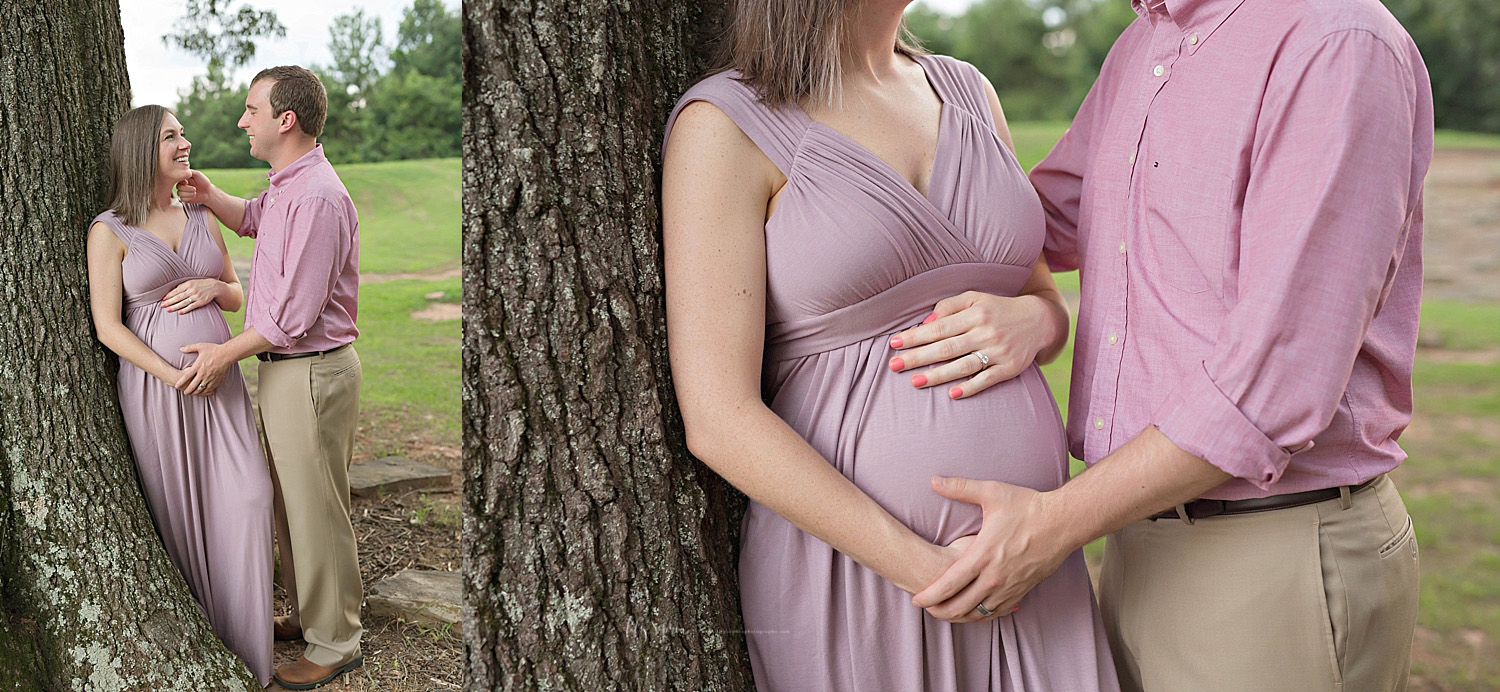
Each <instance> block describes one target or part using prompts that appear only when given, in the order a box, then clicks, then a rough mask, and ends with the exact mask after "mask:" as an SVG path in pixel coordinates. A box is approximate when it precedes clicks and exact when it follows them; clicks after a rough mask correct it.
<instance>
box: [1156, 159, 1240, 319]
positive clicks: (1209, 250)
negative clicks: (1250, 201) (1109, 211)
mask: <svg viewBox="0 0 1500 692" xmlns="http://www.w3.org/2000/svg"><path fill="white" fill-rule="evenodd" d="M1145 183H1146V184H1145V186H1144V192H1145V200H1144V202H1145V208H1146V242H1145V246H1146V247H1148V248H1149V249H1150V250H1151V251H1150V253H1149V255H1150V256H1149V257H1147V258H1146V261H1145V262H1144V263H1143V264H1144V267H1145V269H1146V271H1147V273H1149V274H1151V275H1152V276H1153V277H1155V278H1156V279H1158V280H1160V281H1161V282H1162V283H1165V284H1167V285H1169V286H1171V287H1173V288H1175V289H1177V290H1179V291H1182V292H1184V293H1202V292H1204V291H1213V293H1214V295H1217V296H1219V297H1223V295H1222V294H1223V285H1224V271H1225V264H1226V254H1227V252H1228V248H1227V245H1228V239H1229V230H1230V229H1229V227H1230V218H1229V213H1230V209H1231V197H1232V180H1231V179H1230V178H1229V176H1226V175H1223V174H1222V173H1217V172H1215V171H1210V170H1205V169H1202V168H1199V167H1196V166H1191V165H1187V164H1183V163H1178V162H1176V161H1172V160H1169V159H1165V158H1157V159H1155V160H1153V161H1152V162H1151V163H1150V164H1149V165H1148V167H1147V169H1146V181H1145Z"/></svg>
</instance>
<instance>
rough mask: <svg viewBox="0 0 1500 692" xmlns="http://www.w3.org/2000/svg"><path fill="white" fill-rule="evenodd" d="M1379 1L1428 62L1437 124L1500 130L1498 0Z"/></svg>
mask: <svg viewBox="0 0 1500 692" xmlns="http://www.w3.org/2000/svg"><path fill="white" fill-rule="evenodd" d="M1383 2H1385V6H1386V7H1387V8H1388V9H1390V11H1391V14H1393V15H1395V17H1396V19H1398V20H1400V21H1401V25H1402V26H1404V27H1406V30H1407V32H1408V33H1410V34H1411V37H1412V40H1414V41H1416V43H1417V48H1418V50H1420V51H1421V52H1422V60H1423V62H1425V63H1427V72H1428V75H1429V76H1430V78H1431V79H1432V105H1433V111H1434V115H1435V116H1436V118H1437V125H1438V127H1443V128H1451V129H1456V130H1469V131H1477V132H1500V3H1496V2H1495V0H1383Z"/></svg>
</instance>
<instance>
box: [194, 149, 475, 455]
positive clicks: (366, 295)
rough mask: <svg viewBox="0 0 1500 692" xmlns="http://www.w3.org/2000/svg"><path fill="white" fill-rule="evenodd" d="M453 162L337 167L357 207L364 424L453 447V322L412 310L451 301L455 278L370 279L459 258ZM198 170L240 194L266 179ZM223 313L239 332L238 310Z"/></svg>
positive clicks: (246, 252) (234, 244) (426, 269)
mask: <svg viewBox="0 0 1500 692" xmlns="http://www.w3.org/2000/svg"><path fill="white" fill-rule="evenodd" d="M459 170H460V164H459V160H458V159H434V160H425V161H394V162H388V163H374V164H345V165H341V166H338V172H339V177H340V178H342V179H343V181H344V185H345V186H346V187H348V188H349V194H350V196H352V197H353V198H354V204H355V207H356V208H357V209H358V210H359V216H360V224H359V227H360V273H361V278H362V279H363V281H362V282H361V284H360V287H359V321H358V324H359V331H360V336H359V339H358V341H356V342H355V347H356V348H357V349H358V350H359V355H360V360H361V361H362V363H363V366H364V381H363V384H362V387H361V390H360V408H361V419H362V425H380V426H382V427H383V428H387V429H395V430H399V431H405V432H408V433H409V432H413V431H424V432H428V433H432V434H433V436H434V437H436V438H437V439H439V440H444V441H446V442H447V443H448V444H451V445H453V446H457V444H458V439H459V429H460V426H459V418H458V414H459V374H460V372H459V371H460V366H459V362H460V361H459V350H460V344H461V334H460V324H461V323H460V321H459V320H457V319H447V320H442V321H431V320H426V319H418V318H414V317H413V316H412V315H413V313H417V312H420V311H423V310H427V309H429V308H432V307H434V306H439V307H440V306H441V305H442V304H448V305H450V306H452V305H456V304H457V303H458V302H459V296H460V295H461V293H460V291H461V286H460V281H459V279H457V278H429V279H398V280H374V281H372V280H371V279H372V277H376V278H379V277H377V276H376V275H380V274H398V273H399V274H410V273H441V272H445V271H446V270H449V269H455V268H457V267H458V261H459V230H460V225H459V224H460V221H459V216H460V212H459V208H460V206H459ZM204 173H205V174H206V175H208V176H209V178H210V179H211V180H213V181H214V184H216V185H219V186H220V187H222V188H223V189H224V190H226V191H228V192H229V193H231V194H235V195H239V196H248V195H254V194H259V192H260V191H261V190H264V189H265V187H266V173H265V171H264V170H254V169H237V170H213V171H205V172H204ZM226 236H227V237H226V242H227V243H228V245H229V251H230V254H232V255H235V256H236V257H245V258H248V257H249V256H250V253H251V251H252V250H253V248H254V243H253V242H251V241H249V240H242V239H238V238H235V237H233V235H232V234H227V233H226ZM242 278H243V277H242ZM252 290H253V288H252ZM428 296H432V297H431V298H429V297H428ZM227 317H228V318H229V322H230V326H231V327H233V328H234V330H235V332H236V333H238V332H239V331H240V330H241V329H242V328H243V322H244V313H243V312H241V313H237V314H234V315H228V316H227ZM242 369H243V370H244V371H245V372H246V374H247V375H252V376H253V374H254V372H255V361H253V360H250V361H245V362H244V363H242ZM401 434H404V433H393V434H389V435H387V436H388V437H400V436H401ZM385 451H399V450H385Z"/></svg>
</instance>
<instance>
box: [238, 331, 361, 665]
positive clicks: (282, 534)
mask: <svg viewBox="0 0 1500 692" xmlns="http://www.w3.org/2000/svg"><path fill="white" fill-rule="evenodd" d="M259 375H260V383H259V388H260V394H259V400H260V419H261V429H262V430H263V431H264V433H265V435H264V442H265V447H266V456H267V457H268V458H269V460H270V462H271V481H272V485H273V487H274V489H275V492H274V497H273V500H274V504H273V507H274V511H275V516H276V542H277V546H278V548H279V550H280V555H281V581H282V586H283V587H284V588H285V589H286V592H287V595H288V597H289V600H290V602H291V607H292V612H291V618H292V622H293V623H294V624H298V625H300V626H301V627H302V637H303V639H305V640H306V641H307V650H306V651H305V652H304V653H303V655H304V656H306V657H307V659H308V660H310V661H312V662H313V663H316V664H318V665H320V666H327V667H336V666H340V665H342V664H344V663H346V662H348V661H350V660H352V659H353V658H354V657H355V656H358V655H359V653H360V652H359V638H360V635H361V634H362V633H363V631H364V630H363V628H362V627H361V626H360V622H359V607H360V603H361V602H362V601H363V600H364V593H363V590H362V588H361V585H360V578H359V555H358V553H357V552H356V550H355V546H354V526H353V524H351V523H350V521H349V462H350V459H351V457H352V456H353V453H354V430H355V426H356V424H357V422H358V419H359V384H360V364H359V354H357V353H355V352H354V347H353V346H352V345H351V346H348V347H345V348H342V349H339V350H338V351H336V352H334V353H328V354H324V355H321V356H311V357H307V358H293V359H290V360H280V361H267V362H262V363H260V370H259Z"/></svg>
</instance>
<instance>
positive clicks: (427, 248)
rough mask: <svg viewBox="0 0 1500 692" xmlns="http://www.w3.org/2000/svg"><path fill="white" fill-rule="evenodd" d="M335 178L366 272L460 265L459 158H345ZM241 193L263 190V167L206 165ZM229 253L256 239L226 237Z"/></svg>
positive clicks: (247, 248)
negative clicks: (355, 215) (354, 220)
mask: <svg viewBox="0 0 1500 692" xmlns="http://www.w3.org/2000/svg"><path fill="white" fill-rule="evenodd" d="M336 168H337V170H338V173H339V178H341V179H342V180H343V181H344V187H347V188H348V189H349V196H350V197H353V198H354V207H355V208H356V209H358V210H359V236H360V244H359V265H360V266H359V268H360V271H361V272H362V273H364V274H367V275H368V274H406V273H419V272H432V271H440V270H444V269H452V268H457V267H458V255H459V251H458V247H459V233H460V228H461V225H460V224H461V218H460V217H461V215H460V205H459V194H460V188H459V184H460V183H459V170H460V165H459V160H458V159H426V160H420V161H390V162H386V163H346V164H340V165H338V166H337V167H336ZM203 174H204V175H207V176H208V178H209V180H212V181H213V182H214V184H215V185H217V186H219V187H220V188H221V189H223V190H224V191H226V192H228V193H230V194H232V195H236V196H239V197H249V196H252V195H258V194H260V193H261V192H262V191H263V190H265V189H266V186H267V182H266V169H250V168H242V169H233V170H224V169H220V170H205V171H203ZM228 243H229V252H230V254H231V255H234V256H236V257H249V256H250V253H251V250H252V249H253V247H254V243H253V242H251V241H249V240H237V239H235V238H232V237H231V238H229V239H228Z"/></svg>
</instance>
